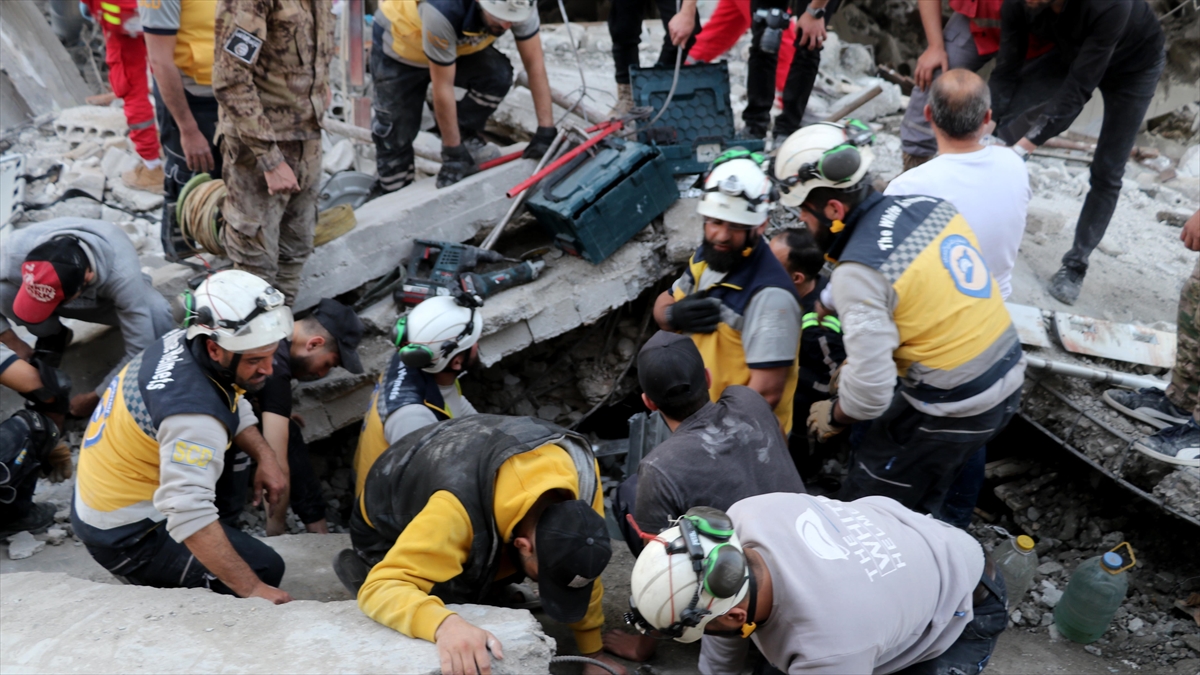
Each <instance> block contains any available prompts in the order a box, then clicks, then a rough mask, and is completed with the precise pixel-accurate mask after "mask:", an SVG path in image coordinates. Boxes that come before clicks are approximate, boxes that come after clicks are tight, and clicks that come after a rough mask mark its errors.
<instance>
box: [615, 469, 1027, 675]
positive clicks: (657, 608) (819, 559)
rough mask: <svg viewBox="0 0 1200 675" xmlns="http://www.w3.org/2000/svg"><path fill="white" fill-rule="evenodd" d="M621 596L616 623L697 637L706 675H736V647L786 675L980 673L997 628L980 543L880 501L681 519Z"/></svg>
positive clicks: (1001, 595)
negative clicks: (623, 618)
mask: <svg viewBox="0 0 1200 675" xmlns="http://www.w3.org/2000/svg"><path fill="white" fill-rule="evenodd" d="M696 561H699V562H700V563H701V564H700V565H699V566H695V565H694V563H695V562H696ZM697 569H699V570H701V572H699V573H698V572H696V571H695V570H697ZM700 580H702V581H703V585H702V586H701V588H700V590H699V591H697V585H698V581H700ZM630 590H631V593H632V597H631V598H630V605H631V607H633V611H632V612H631V613H630V614H629V615H627V620H629V621H630V622H631V623H634V624H635V625H636V626H637V627H638V628H640V629H641V630H643V631H644V632H648V633H651V634H654V633H659V634H661V636H663V637H674V638H675V639H676V640H678V641H680V642H693V641H695V640H696V639H698V638H699V637H700V636H701V633H702V632H703V635H704V642H703V644H702V646H701V651H700V664H699V670H700V672H701V673H705V674H706V675H707V674H709V673H737V672H741V669H742V661H743V659H744V658H745V654H746V650H747V648H748V643H747V642H746V640H745V638H747V637H749V638H750V639H751V640H753V641H754V644H755V645H757V646H758V648H759V650H761V651H762V653H763V655H764V656H765V657H766V658H767V660H768V661H770V663H771V665H773V666H774V667H775V668H778V669H779V670H782V671H784V672H787V673H790V674H792V675H796V674H799V673H830V674H833V673H837V674H838V675H849V674H852V673H878V674H880V675H883V674H887V673H905V674H907V675H912V674H916V673H921V674H924V673H930V674H932V673H947V672H962V673H978V672H980V671H981V670H982V669H983V667H984V666H985V665H986V664H987V661H988V659H989V658H990V656H991V653H992V649H993V647H994V646H995V643H996V637H997V635H999V634H1000V632H1001V631H1002V630H1004V627H1005V625H1006V623H1007V621H1008V617H1007V612H1006V607H1005V606H1006V592H1005V589H1004V581H1003V579H1002V578H1001V577H1000V576H999V575H998V574H997V573H996V570H995V568H994V566H993V565H992V564H991V563H990V562H986V561H985V558H984V555H983V549H982V548H981V547H980V545H979V544H978V543H977V542H976V541H975V540H974V539H973V538H972V537H971V536H970V535H969V534H967V533H966V532H963V531H962V530H960V529H958V528H955V527H952V526H950V525H946V524H944V523H942V522H940V521H937V520H934V519H933V518H930V517H928V516H923V515H920V514H918V513H915V512H913V511H910V510H909V509H906V508H904V507H903V506H901V505H900V503H899V502H896V501H895V500H892V499H889V498H887V497H865V498H863V499H859V500H857V501H853V502H838V501H833V500H830V499H826V498H824V497H814V496H811V495H804V494H785V493H775V494H769V495H759V496H757V497H750V498H748V499H743V500H742V501H740V502H738V503H736V504H734V505H733V506H732V507H730V509H729V513H728V516H726V514H724V513H722V512H720V511H716V510H715V509H695V510H693V511H689V512H688V514H686V515H685V516H684V517H683V518H682V519H680V521H679V526H678V527H676V528H672V529H670V530H667V531H665V532H663V533H661V534H660V535H659V536H658V538H656V539H655V540H654V541H651V542H648V543H647V544H646V548H645V549H644V550H643V551H642V554H641V555H640V556H639V557H638V560H637V563H636V564H635V565H634V568H633V575H632V579H631V581H630Z"/></svg>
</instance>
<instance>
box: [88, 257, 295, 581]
mask: <svg viewBox="0 0 1200 675" xmlns="http://www.w3.org/2000/svg"><path fill="white" fill-rule="evenodd" d="M183 301H184V311H185V316H184V325H185V326H186V328H184V329H182V330H176V331H172V332H170V333H167V334H166V335H165V336H163V337H162V338H161V339H159V340H157V341H155V342H154V343H153V344H151V345H150V347H148V348H147V349H146V350H145V351H144V352H142V353H141V354H139V355H138V356H137V357H135V358H134V359H133V360H132V361H130V362H129V364H128V365H126V366H125V367H124V368H122V369H121V372H120V373H119V374H118V375H117V376H116V377H115V378H114V379H113V380H112V382H111V383H110V384H109V386H108V389H107V390H105V392H104V399H103V401H102V402H101V405H100V406H98V407H97V408H96V412H95V413H94V414H93V415H92V418H91V420H90V421H89V422H88V426H87V430H86V431H85V432H84V438H83V443H82V445H81V446H80V450H79V465H78V473H79V477H78V480H77V482H76V483H75V498H74V500H73V502H72V508H71V525H72V527H73V529H74V531H75V535H76V536H77V537H79V539H80V540H81V541H83V543H84V544H85V545H86V546H87V549H88V552H89V553H91V555H92V557H93V558H95V559H96V562H98V563H100V565H101V566H103V567H104V568H105V569H107V570H108V571H109V572H111V573H112V574H114V575H116V576H118V577H121V578H123V579H124V580H126V581H128V582H129V583H133V584H137V585H144V586H157V587H161V588H177V587H184V588H210V589H212V590H214V591H217V592H219V593H226V594H231V595H237V596H239V597H251V596H255V597H262V598H266V599H267V600H270V601H272V602H274V603H276V604H279V603H284V602H289V601H290V600H291V596H290V595H288V594H287V593H286V592H284V591H281V590H279V588H277V586H278V585H279V581H280V580H281V579H282V578H283V571H284V564H283V559H282V558H280V557H279V554H278V553H276V552H275V551H274V550H273V549H271V547H269V546H267V545H266V544H264V543H263V542H261V541H259V540H257V539H255V538H254V537H251V536H250V535H248V534H246V533H244V532H242V531H241V530H238V529H235V528H233V527H229V526H228V525H223V524H222V523H221V522H220V521H219V520H218V512H217V505H216V503H215V497H214V492H215V490H216V486H217V479H218V477H219V476H220V475H221V470H222V467H223V466H224V464H225V461H226V450H227V448H229V446H230V444H231V443H233V442H236V443H237V444H238V446H239V447H241V448H242V449H244V450H245V451H246V452H247V453H249V454H250V456H251V457H253V458H254V459H255V460H256V461H257V462H258V473H257V475H256V476H255V486H254V501H255V503H256V504H257V503H258V502H259V500H260V499H261V497H262V493H263V492H264V491H265V492H266V493H267V501H268V503H278V499H279V495H280V494H281V493H282V492H283V491H284V490H286V488H287V483H286V480H285V478H284V476H283V472H282V470H281V469H280V467H279V464H278V462H277V461H276V460H275V453H274V452H272V450H271V448H270V446H268V445H267V442H266V441H265V440H263V437H262V434H260V433H259V431H258V429H257V428H256V427H255V423H256V422H257V420H256V419H255V418H254V413H253V411H252V410H251V408H250V404H249V402H247V401H246V400H245V398H244V397H243V396H242V392H254V391H257V390H258V389H259V388H261V387H262V386H263V383H264V382H265V381H266V378H267V377H268V376H269V375H270V374H271V363H272V359H273V357H274V355H275V351H276V348H277V347H278V344H279V341H280V340H282V339H283V338H286V337H289V336H290V335H291V334H292V313H291V311H290V310H289V309H288V308H287V307H285V306H284V304H283V303H284V299H283V294H282V293H280V292H279V291H277V290H275V289H274V288H272V287H270V286H269V285H267V283H266V282H265V281H263V280H262V279H259V278H257V277H255V276H253V275H251V274H249V273H248V272H242V271H240V270H227V271H223V272H217V273H216V274H213V275H212V276H210V277H208V278H207V279H205V280H204V281H203V282H201V284H200V285H199V286H198V287H197V288H196V290H195V291H194V292H192V293H188V294H185V295H184V298H183Z"/></svg>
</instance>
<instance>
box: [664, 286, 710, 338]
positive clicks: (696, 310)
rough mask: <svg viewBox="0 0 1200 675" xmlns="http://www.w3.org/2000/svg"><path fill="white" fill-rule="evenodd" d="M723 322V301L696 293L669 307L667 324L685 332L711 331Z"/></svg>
mask: <svg viewBox="0 0 1200 675" xmlns="http://www.w3.org/2000/svg"><path fill="white" fill-rule="evenodd" d="M720 322H721V301H720V300H717V299H716V298H701V297H698V296H694V295H689V296H688V297H686V298H684V299H682V300H679V301H677V302H676V303H675V304H673V305H670V306H669V307H667V325H669V326H670V327H671V328H672V329H674V330H678V331H683V332H684V333H711V332H713V331H715V330H716V329H717V324H718V323H720Z"/></svg>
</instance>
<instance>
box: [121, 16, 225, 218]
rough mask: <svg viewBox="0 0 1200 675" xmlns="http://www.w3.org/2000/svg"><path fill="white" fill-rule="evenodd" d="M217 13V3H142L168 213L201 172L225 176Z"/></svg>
mask: <svg viewBox="0 0 1200 675" xmlns="http://www.w3.org/2000/svg"><path fill="white" fill-rule="evenodd" d="M215 10H216V6H215V5H214V3H213V2H212V0H155V1H154V2H146V1H143V2H139V3H138V12H139V13H140V15H141V18H142V29H143V30H144V31H145V33H146V50H147V52H148V53H149V55H150V69H151V71H152V72H153V73H154V108H155V111H156V115H157V118H158V131H159V140H160V141H162V147H163V155H164V157H163V174H164V175H163V192H164V194H166V201H165V202H164V204H163V208H164V209H168V208H174V206H173V205H174V203H175V201H176V200H177V199H179V192H180V191H181V190H183V186H184V185H186V184H187V182H188V181H189V180H191V178H192V176H194V175H195V174H197V173H207V174H209V175H210V176H212V177H213V178H214V179H218V178H221V177H222V174H221V152H220V151H219V150H218V149H217V146H216V145H215V144H214V142H213V138H214V136H215V135H216V132H217V117H218V111H217V98H216V96H215V95H214V94H213V86H212V83H213V53H214V51H215V48H214V40H215V34H216V21H217V15H216V11H215ZM163 221H164V223H166V222H167V219H166V218H165V217H164V219H163Z"/></svg>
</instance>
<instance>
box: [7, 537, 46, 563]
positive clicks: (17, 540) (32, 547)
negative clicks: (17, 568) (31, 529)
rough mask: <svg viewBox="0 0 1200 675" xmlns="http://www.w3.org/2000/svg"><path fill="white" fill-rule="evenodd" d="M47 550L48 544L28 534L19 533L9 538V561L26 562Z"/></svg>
mask: <svg viewBox="0 0 1200 675" xmlns="http://www.w3.org/2000/svg"><path fill="white" fill-rule="evenodd" d="M44 548H46V542H44V541H38V540H37V539H34V538H33V535H32V534H30V533H28V532H18V533H16V534H14V535H13V536H11V537H9V538H8V558H9V560H24V559H25V558H30V557H32V556H34V555H35V554H37V553H39V552H40V551H41V550H42V549H44Z"/></svg>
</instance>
